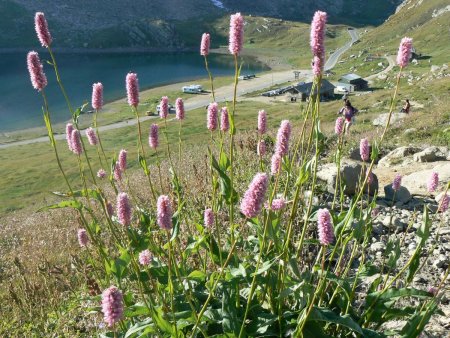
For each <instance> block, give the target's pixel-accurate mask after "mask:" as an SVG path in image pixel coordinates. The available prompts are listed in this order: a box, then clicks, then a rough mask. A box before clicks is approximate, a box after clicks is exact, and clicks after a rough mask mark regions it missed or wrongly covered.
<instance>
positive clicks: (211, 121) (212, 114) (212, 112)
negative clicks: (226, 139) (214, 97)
mask: <svg viewBox="0 0 450 338" xmlns="http://www.w3.org/2000/svg"><path fill="white" fill-rule="evenodd" d="M218 112H219V105H218V104H217V103H216V102H213V103H210V104H209V106H208V121H207V127H208V129H209V130H210V131H214V130H216V129H217V115H218Z"/></svg>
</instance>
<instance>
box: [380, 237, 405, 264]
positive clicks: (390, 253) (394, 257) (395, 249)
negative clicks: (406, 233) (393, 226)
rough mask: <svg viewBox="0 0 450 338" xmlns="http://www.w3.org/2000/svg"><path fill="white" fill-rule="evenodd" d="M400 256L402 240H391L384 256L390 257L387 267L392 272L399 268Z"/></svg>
mask: <svg viewBox="0 0 450 338" xmlns="http://www.w3.org/2000/svg"><path fill="white" fill-rule="evenodd" d="M400 254H401V248H400V238H397V239H395V240H389V242H388V244H387V246H386V250H385V251H384V256H385V257H386V256H387V257H389V258H388V261H387V263H386V265H387V266H388V267H389V268H390V269H391V270H393V269H394V268H395V267H396V266H397V262H398V259H399V258H400Z"/></svg>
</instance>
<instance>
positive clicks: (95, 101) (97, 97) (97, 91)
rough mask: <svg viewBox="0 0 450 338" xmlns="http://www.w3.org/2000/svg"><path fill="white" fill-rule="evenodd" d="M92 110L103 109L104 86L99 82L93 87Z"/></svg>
mask: <svg viewBox="0 0 450 338" xmlns="http://www.w3.org/2000/svg"><path fill="white" fill-rule="evenodd" d="M91 105H92V108H94V109H95V110H100V109H102V107H103V85H102V84H101V83H100V82H98V83H94V84H93V85H92V103H91Z"/></svg>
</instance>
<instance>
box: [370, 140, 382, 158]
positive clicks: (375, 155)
mask: <svg viewBox="0 0 450 338" xmlns="http://www.w3.org/2000/svg"><path fill="white" fill-rule="evenodd" d="M379 154H380V150H379V148H378V143H377V142H376V141H373V142H372V152H371V153H370V159H371V160H372V161H376V160H378V156H379Z"/></svg>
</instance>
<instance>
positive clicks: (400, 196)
mask: <svg viewBox="0 0 450 338" xmlns="http://www.w3.org/2000/svg"><path fill="white" fill-rule="evenodd" d="M384 195H385V198H386V200H388V201H392V200H393V199H394V198H395V199H394V201H396V202H402V203H403V204H404V203H408V202H409V201H410V200H411V198H412V196H411V194H410V193H409V191H408V189H406V188H405V187H403V186H401V187H400V188H399V189H398V190H397V191H396V192H395V191H394V189H392V184H388V185H385V186H384ZM408 216H409V215H408Z"/></svg>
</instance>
